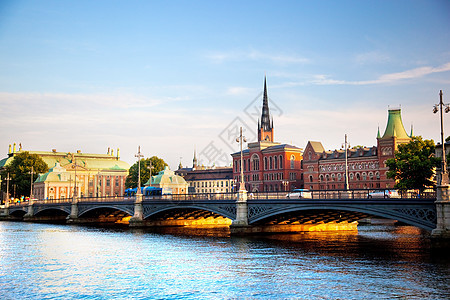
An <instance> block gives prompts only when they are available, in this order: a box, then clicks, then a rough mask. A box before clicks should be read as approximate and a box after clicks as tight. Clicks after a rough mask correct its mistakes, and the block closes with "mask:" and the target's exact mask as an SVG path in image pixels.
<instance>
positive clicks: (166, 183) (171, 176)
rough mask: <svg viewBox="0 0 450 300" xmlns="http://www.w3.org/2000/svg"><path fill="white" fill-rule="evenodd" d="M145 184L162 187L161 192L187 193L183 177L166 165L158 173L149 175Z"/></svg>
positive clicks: (186, 184)
mask: <svg viewBox="0 0 450 300" xmlns="http://www.w3.org/2000/svg"><path fill="white" fill-rule="evenodd" d="M145 186H153V187H157V188H162V191H163V194H187V193H188V186H189V185H188V183H187V182H186V180H184V178H183V177H181V176H179V175H176V174H175V172H174V171H171V170H170V169H169V167H167V166H166V167H165V169H164V170H162V171H160V172H159V173H158V175H154V176H151V177H150V179H149V180H148V181H147V182H146V183H145Z"/></svg>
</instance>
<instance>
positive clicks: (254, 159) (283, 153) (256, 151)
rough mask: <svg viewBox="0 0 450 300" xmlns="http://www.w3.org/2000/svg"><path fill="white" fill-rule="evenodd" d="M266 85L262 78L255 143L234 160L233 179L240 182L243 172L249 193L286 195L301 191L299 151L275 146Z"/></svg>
mask: <svg viewBox="0 0 450 300" xmlns="http://www.w3.org/2000/svg"><path fill="white" fill-rule="evenodd" d="M268 99H269V98H268V96H267V83H266V78H264V92H263V107H262V113H261V120H258V128H257V133H258V141H256V142H252V143H248V148H247V149H245V150H243V153H242V154H243V163H242V164H243V165H242V166H241V153H240V152H236V153H233V154H231V156H232V158H233V179H234V181H235V182H240V176H241V175H240V174H241V167H242V168H243V173H244V181H245V186H246V189H247V190H248V191H251V192H262V191H286V190H291V189H295V188H301V187H303V178H302V157H303V151H302V149H301V148H299V147H296V146H293V145H289V144H281V143H277V142H274V140H275V138H274V126H273V119H271V118H270V112H269V103H268V102H269V100H268Z"/></svg>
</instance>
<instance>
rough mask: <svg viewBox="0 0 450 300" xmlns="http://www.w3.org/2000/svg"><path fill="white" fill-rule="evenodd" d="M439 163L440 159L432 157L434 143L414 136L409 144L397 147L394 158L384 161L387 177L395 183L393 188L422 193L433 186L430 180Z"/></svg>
mask: <svg viewBox="0 0 450 300" xmlns="http://www.w3.org/2000/svg"><path fill="white" fill-rule="evenodd" d="M440 162H441V160H440V158H437V157H435V156H434V141H433V140H423V139H422V137H421V136H417V137H416V136H414V137H412V138H411V141H410V142H409V143H407V144H401V145H399V146H398V151H396V152H395V157H394V158H390V159H388V160H387V161H386V166H387V167H388V168H389V171H388V172H387V177H388V178H392V179H394V180H395V181H396V184H395V188H398V189H400V190H408V189H418V190H420V191H421V192H422V191H423V190H424V189H426V188H427V187H432V186H434V185H435V182H433V180H432V178H433V175H434V169H435V168H436V167H438V166H439V165H440Z"/></svg>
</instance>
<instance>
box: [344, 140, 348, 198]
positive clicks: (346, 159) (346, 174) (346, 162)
mask: <svg viewBox="0 0 450 300" xmlns="http://www.w3.org/2000/svg"><path fill="white" fill-rule="evenodd" d="M348 146H349V145H348V143H347V134H345V142H344V148H345V176H344V180H345V183H344V189H345V190H348V189H349V187H348V154H347V149H348Z"/></svg>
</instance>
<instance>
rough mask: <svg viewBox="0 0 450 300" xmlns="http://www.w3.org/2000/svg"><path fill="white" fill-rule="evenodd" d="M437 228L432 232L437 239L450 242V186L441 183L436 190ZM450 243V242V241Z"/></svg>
mask: <svg viewBox="0 0 450 300" xmlns="http://www.w3.org/2000/svg"><path fill="white" fill-rule="evenodd" d="M435 203H436V217H437V219H436V229H434V230H433V231H432V232H431V237H432V238H433V239H435V240H446V241H447V242H450V186H449V185H439V186H437V190H436V202H435ZM449 244H450V243H449Z"/></svg>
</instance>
